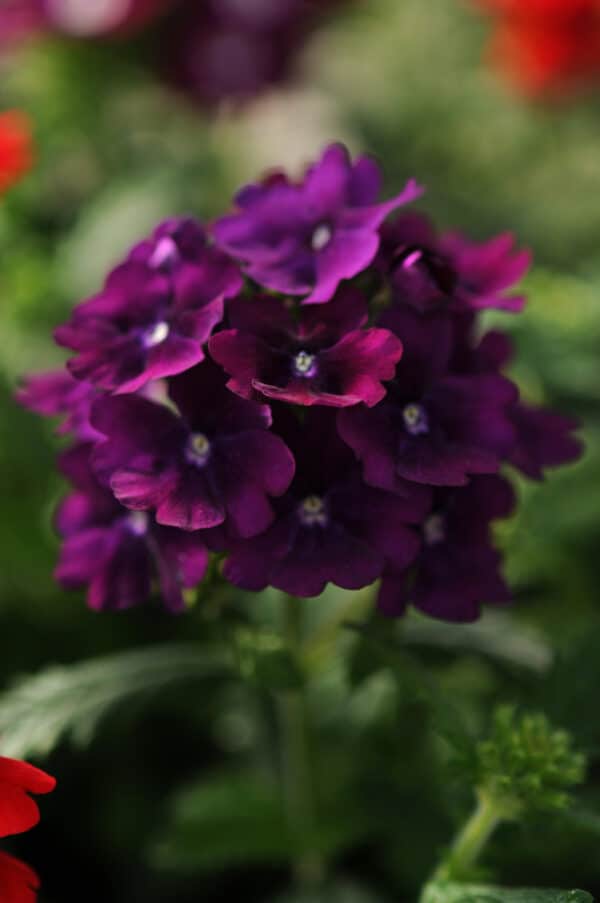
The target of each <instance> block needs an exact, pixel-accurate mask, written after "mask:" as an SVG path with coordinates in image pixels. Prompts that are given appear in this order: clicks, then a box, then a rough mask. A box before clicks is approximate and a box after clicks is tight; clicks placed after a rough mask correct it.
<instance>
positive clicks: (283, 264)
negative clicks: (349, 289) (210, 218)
mask: <svg viewBox="0 0 600 903" xmlns="http://www.w3.org/2000/svg"><path fill="white" fill-rule="evenodd" d="M380 183H381V177H380V174H379V170H378V167H377V165H376V164H375V162H374V161H373V160H371V159H370V158H369V157H360V158H359V159H358V160H357V161H356V162H355V163H352V161H351V160H350V157H349V155H348V152H347V151H346V149H345V148H344V147H342V146H341V145H339V144H334V145H331V147H329V148H327V150H326V151H325V152H324V154H323V156H322V157H321V159H320V160H319V162H318V163H316V164H314V165H313V166H311V167H310V168H309V169H308V170H307V172H306V175H305V176H304V179H303V180H302V182H300V183H298V184H296V183H293V182H291V181H290V180H289V179H288V178H287V176H285V175H283V174H281V175H277V176H273V177H272V178H270V179H267V180H266V181H265V182H263V183H262V184H259V185H248V186H247V187H246V188H244V189H243V190H242V191H241V192H240V193H239V194H238V195H237V197H236V204H237V207H238V212H236V213H234V214H232V215H231V216H226V217H224V218H223V219H220V220H218V221H217V222H216V223H215V225H214V227H213V233H214V235H215V239H216V242H217V244H218V245H219V246H220V247H222V248H223V249H225V250H226V251H228V252H229V253H230V254H232V255H233V256H234V257H236V258H239V259H240V260H242V261H243V262H244V265H245V270H246V272H247V273H248V275H249V276H250V277H251V278H252V279H254V280H256V281H257V282H260V283H261V284H262V285H264V286H266V287H267V288H270V289H272V290H274V291H277V292H283V293H285V294H288V295H301V296H305V297H304V303H305V304H322V303H324V302H325V301H329V300H330V298H332V297H333V295H334V293H335V291H336V289H337V287H338V285H339V284H340V282H341V281H342V280H344V279H350V278H352V276H356V275H357V273H359V272H360V271H361V270H363V269H365V267H366V266H368V264H370V263H371V261H372V260H373V258H374V257H375V255H376V253H377V249H378V247H379V232H378V229H379V226H380V225H381V224H382V222H383V221H384V219H385V218H386V216H387V215H388V214H389V213H391V212H392V210H395V209H396V208H397V207H400V206H402V205H403V204H407V203H409V202H410V201H412V200H414V199H415V198H417V197H418V196H419V195H420V194H421V189H420V188H419V187H418V186H417V184H416V183H415V182H413V181H411V182H409V183H408V184H407V185H406V187H405V189H404V191H402V192H401V194H399V195H397V196H396V197H395V198H393V199H392V200H390V201H385V202H383V203H377V196H378V194H379V190H380Z"/></svg>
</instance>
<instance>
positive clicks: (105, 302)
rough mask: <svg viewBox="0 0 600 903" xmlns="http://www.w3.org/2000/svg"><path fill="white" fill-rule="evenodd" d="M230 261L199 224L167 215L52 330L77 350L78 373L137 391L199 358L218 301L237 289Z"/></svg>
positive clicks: (74, 366)
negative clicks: (97, 289)
mask: <svg viewBox="0 0 600 903" xmlns="http://www.w3.org/2000/svg"><path fill="white" fill-rule="evenodd" d="M241 285H242V281H241V277H240V275H239V273H238V271H237V269H236V268H235V266H234V265H233V264H232V263H231V261H230V260H229V259H228V258H227V257H226V256H225V255H224V254H222V253H221V252H220V251H218V250H216V249H214V248H211V247H209V246H208V245H207V244H206V240H205V237H204V232H203V231H202V228H201V227H200V225H198V224H197V223H195V222H194V221H192V220H189V219H188V220H186V219H183V220H168V221H167V222H165V223H163V224H162V225H161V226H159V227H158V229H157V230H156V231H155V233H154V235H153V237H152V238H151V239H150V240H148V241H146V242H142V243H141V244H140V245H137V246H136V247H135V248H134V249H133V250H132V252H131V254H130V256H129V258H128V259H127V260H126V261H125V263H122V264H121V265H120V266H118V267H117V268H116V269H114V270H113V271H112V273H111V274H110V275H109V277H108V279H107V281H106V285H105V287H104V290H103V291H102V292H101V293H100V294H99V295H96V296H95V297H93V298H91V299H90V300H88V301H85V302H84V303H82V304H80V305H78V306H77V307H76V308H75V310H74V311H73V314H72V317H71V320H70V322H69V323H67V324H66V325H64V326H59V327H58V329H57V330H56V331H55V337H56V341H57V342H58V343H59V344H60V345H64V346H65V347H67V348H72V349H73V350H74V351H77V352H78V355H77V357H75V358H73V359H72V360H70V361H69V365H68V366H69V369H70V371H71V373H72V374H73V376H75V377H76V378H77V379H82V380H87V381H89V382H91V383H93V384H94V385H97V386H100V387H101V388H103V389H107V390H110V391H115V392H118V393H122V392H126V393H128V392H135V391H137V390H138V389H139V388H141V387H142V386H143V385H144V384H145V383H147V382H148V381H150V380H153V379H159V378H161V377H165V376H170V375H172V374H175V373H181V372H183V371H184V370H187V369H189V368H190V367H192V366H193V365H194V364H197V363H198V362H199V361H201V360H202V359H203V358H204V349H203V347H202V346H203V344H204V343H205V342H206V340H207V339H208V337H209V335H210V334H211V332H212V330H213V329H214V327H215V326H216V325H217V324H218V323H219V322H220V321H221V319H222V316H223V301H224V299H225V298H229V297H231V296H233V295H235V294H237V292H238V291H239V290H240V288H241Z"/></svg>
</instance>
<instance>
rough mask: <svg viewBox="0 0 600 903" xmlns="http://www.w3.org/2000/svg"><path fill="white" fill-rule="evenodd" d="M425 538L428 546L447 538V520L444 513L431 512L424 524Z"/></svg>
mask: <svg viewBox="0 0 600 903" xmlns="http://www.w3.org/2000/svg"><path fill="white" fill-rule="evenodd" d="M423 538H424V540H425V544H426V545H428V546H435V545H437V543H438V542H443V541H444V540H445V538H446V522H445V519H444V516H443V515H442V514H430V515H429V517H428V518H427V520H426V521H425V523H424V524H423Z"/></svg>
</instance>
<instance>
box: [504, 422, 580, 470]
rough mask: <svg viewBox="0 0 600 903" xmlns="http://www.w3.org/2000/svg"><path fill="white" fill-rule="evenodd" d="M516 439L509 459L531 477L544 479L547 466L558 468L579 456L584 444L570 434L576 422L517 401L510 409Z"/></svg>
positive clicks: (576, 425)
mask: <svg viewBox="0 0 600 903" xmlns="http://www.w3.org/2000/svg"><path fill="white" fill-rule="evenodd" d="M512 420H513V423H514V425H515V427H516V432H517V441H516V444H515V446H514V448H513V449H512V451H511V453H510V455H509V461H510V463H511V464H512V465H513V466H514V467H517V468H518V469H519V470H520V471H521V472H522V473H524V474H525V475H526V476H528V477H531V479H533V480H543V479H544V469H545V468H546V467H558V466H559V465H561V464H566V463H568V462H569V461H575V460H576V459H577V458H579V457H580V455H581V452H582V449H583V445H582V443H581V441H580V440H579V439H577V438H575V436H573V435H571V434H572V432H573V430H576V429H577V427H578V426H579V423H578V421H577V420H575V419H574V418H570V417H563V416H562V415H561V414H557V413H555V412H554V411H551V410H548V409H547V408H540V407H534V406H533V405H526V404H517V405H515V407H514V408H513V410H512Z"/></svg>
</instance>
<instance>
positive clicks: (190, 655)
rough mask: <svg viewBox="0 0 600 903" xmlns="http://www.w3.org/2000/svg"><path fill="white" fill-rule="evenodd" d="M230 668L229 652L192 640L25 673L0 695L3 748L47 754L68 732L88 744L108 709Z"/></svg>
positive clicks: (5, 751)
mask: <svg viewBox="0 0 600 903" xmlns="http://www.w3.org/2000/svg"><path fill="white" fill-rule="evenodd" d="M227 670H228V663H227V659H226V657H225V656H224V655H221V654H218V653H217V654H212V655H211V654H210V653H208V652H207V650H206V649H205V648H203V647H202V646H191V645H189V646H187V645H186V646H184V645H180V646H154V647H151V648H149V649H141V650H135V651H133V652H131V651H127V652H121V653H118V654H117V655H110V656H104V657H102V658H96V659H90V660H89V661H85V662H81V663H79V664H76V665H67V666H64V667H63V666H53V667H50V668H47V669H46V670H44V671H42V672H41V673H39V674H36V675H33V676H30V677H25V678H21V679H20V680H18V681H17V682H16V683H15V684H14V685H13V686H12V687H11V688H10V689H9V690H7V691H6V692H5V693H4V694H3V695H1V696H0V738H1V743H0V749H1V751H2V754H3V755H6V756H14V757H15V758H25V757H27V756H45V755H47V754H48V753H49V752H50V751H51V750H52V749H53V748H54V747H55V746H56V745H57V744H58V742H59V741H60V740H61V739H62V738H63V737H64V738H67V739H70V740H71V741H73V742H74V743H77V744H85V743H87V742H89V740H90V739H91V737H92V735H93V733H94V731H95V730H96V727H97V725H98V722H99V721H100V720H101V719H102V718H103V717H104V715H106V713H107V712H108V711H109V710H110V709H111V708H113V707H115V706H117V705H119V704H121V703H122V702H124V701H125V700H127V699H131V697H134V696H138V695H142V694H146V693H150V692H157V691H158V690H161V689H163V688H164V687H167V686H169V685H170V684H172V683H175V682H177V681H187V680H199V679H202V678H206V677H208V676H215V675H218V674H224V673H227Z"/></svg>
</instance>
